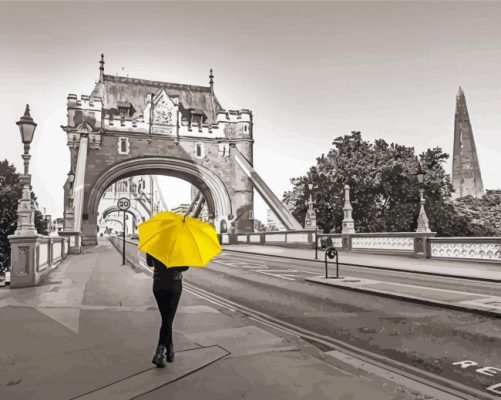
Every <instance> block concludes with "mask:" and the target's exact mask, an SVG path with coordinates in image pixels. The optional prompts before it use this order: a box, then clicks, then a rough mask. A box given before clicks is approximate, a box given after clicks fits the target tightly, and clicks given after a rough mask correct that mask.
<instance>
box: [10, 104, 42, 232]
mask: <svg viewBox="0 0 501 400" xmlns="http://www.w3.org/2000/svg"><path fill="white" fill-rule="evenodd" d="M16 124H17V126H19V131H20V133H21V140H22V141H23V144H24V154H23V155H22V158H23V161H24V173H23V174H21V175H20V176H19V178H20V181H21V183H22V185H23V191H22V197H21V199H20V200H19V203H18V206H17V228H16V231H15V232H14V235H36V234H37V231H36V229H35V209H34V207H33V201H32V200H31V175H30V174H29V165H30V158H31V155H30V154H29V153H30V145H31V142H32V140H33V135H34V133H35V129H36V127H37V124H36V123H35V122H34V121H33V118H31V116H30V106H29V105H28V104H26V110H25V111H24V115H23V116H22V117H21V118H20V119H19V121H17V122H16Z"/></svg>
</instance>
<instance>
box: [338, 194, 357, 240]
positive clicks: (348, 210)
mask: <svg viewBox="0 0 501 400" xmlns="http://www.w3.org/2000/svg"><path fill="white" fill-rule="evenodd" d="M352 212H353V207H352V206H351V203H350V186H349V185H344V207H343V213H344V218H343V230H342V231H341V233H342V234H343V235H345V234H352V233H355V221H354V220H353V217H352V215H351V214H352Z"/></svg>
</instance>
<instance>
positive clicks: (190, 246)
mask: <svg viewBox="0 0 501 400" xmlns="http://www.w3.org/2000/svg"><path fill="white" fill-rule="evenodd" d="M138 233H139V250H141V251H143V252H145V253H148V254H151V255H152V256H153V257H155V258H156V259H157V260H159V261H161V262H162V263H164V264H165V265H166V266H167V267H180V266H190V267H205V266H206V265H207V264H208V262H209V261H210V260H211V259H212V258H213V257H215V256H216V255H217V254H219V253H221V251H222V249H221V246H220V244H219V240H218V238H217V234H216V230H215V229H214V227H213V226H212V225H210V224H207V223H205V222H202V221H200V220H198V219H196V218H191V217H188V216H183V215H180V214H176V213H173V212H169V211H164V212H160V213H158V214H156V215H154V216H153V217H151V218H150V219H149V220H147V221H145V222H143V223H142V224H140V225H138Z"/></svg>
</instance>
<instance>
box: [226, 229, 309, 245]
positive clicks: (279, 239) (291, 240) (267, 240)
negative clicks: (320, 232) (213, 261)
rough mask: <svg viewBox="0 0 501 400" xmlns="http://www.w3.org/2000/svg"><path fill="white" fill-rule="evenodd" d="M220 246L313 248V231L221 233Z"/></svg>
mask: <svg viewBox="0 0 501 400" xmlns="http://www.w3.org/2000/svg"><path fill="white" fill-rule="evenodd" d="M219 241H220V243H221V244H262V245H266V244H268V245H282V246H290V247H306V248H314V247H315V231H312V230H303V231H277V232H259V233H237V234H230V233H221V234H220V235H219Z"/></svg>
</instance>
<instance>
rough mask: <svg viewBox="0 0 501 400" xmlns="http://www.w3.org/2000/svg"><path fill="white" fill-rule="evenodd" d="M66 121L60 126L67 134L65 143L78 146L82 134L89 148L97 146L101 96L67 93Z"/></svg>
mask: <svg viewBox="0 0 501 400" xmlns="http://www.w3.org/2000/svg"><path fill="white" fill-rule="evenodd" d="M66 104H67V110H68V122H67V125H66V126H61V128H62V129H63V130H64V131H65V132H66V134H67V139H68V141H67V145H68V146H69V147H73V148H76V147H79V145H80V140H81V137H82V135H83V136H86V137H88V138H89V147H90V148H99V146H100V144H101V134H102V126H101V115H102V110H103V100H102V98H101V97H95V96H87V95H81V96H80V97H78V96H77V95H76V94H69V95H68V98H67V103H66Z"/></svg>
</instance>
